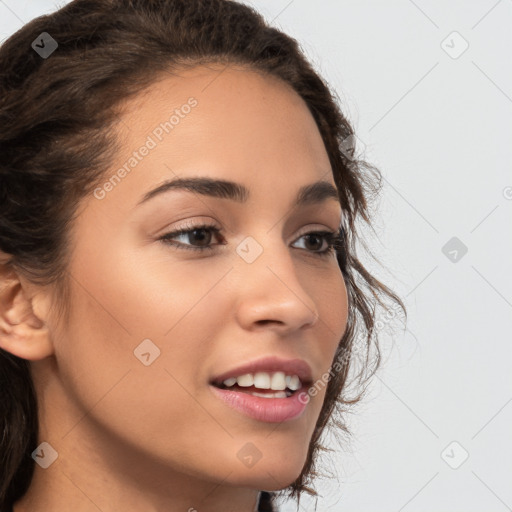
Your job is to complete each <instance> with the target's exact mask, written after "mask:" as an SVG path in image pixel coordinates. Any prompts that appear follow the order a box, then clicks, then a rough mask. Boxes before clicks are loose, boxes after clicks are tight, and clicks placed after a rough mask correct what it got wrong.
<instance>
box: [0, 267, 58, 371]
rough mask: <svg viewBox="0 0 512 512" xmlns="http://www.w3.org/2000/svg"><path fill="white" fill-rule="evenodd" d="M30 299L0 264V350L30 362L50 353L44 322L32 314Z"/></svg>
mask: <svg viewBox="0 0 512 512" xmlns="http://www.w3.org/2000/svg"><path fill="white" fill-rule="evenodd" d="M32 303H33V300H32V299H30V298H29V297H28V296H27V293H26V290H25V289H24V285H22V282H21V281H20V279H19V278H18V276H17V275H16V273H15V272H14V270H12V269H9V268H6V266H4V265H1V264H0V348H2V349H3V350H5V351H7V352H10V353H11V354H13V355H15V356H17V357H20V358H22V359H27V360H31V361H37V360H39V359H44V358H45V357H48V356H50V355H51V354H52V353H53V344H52V343H51V338H50V332H49V329H48V326H47V325H46V323H45V321H44V319H42V318H39V317H38V316H36V314H35V313H34V310H33V307H32Z"/></svg>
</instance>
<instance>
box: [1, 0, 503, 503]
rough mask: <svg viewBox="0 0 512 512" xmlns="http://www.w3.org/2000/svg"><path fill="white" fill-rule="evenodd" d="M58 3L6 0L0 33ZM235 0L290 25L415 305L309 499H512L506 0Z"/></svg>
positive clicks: (384, 255)
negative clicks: (329, 95) (364, 163)
mask: <svg viewBox="0 0 512 512" xmlns="http://www.w3.org/2000/svg"><path fill="white" fill-rule="evenodd" d="M65 3H67V2H59V3H56V2H53V1H42V0H41V1H34V0H32V1H30V2H29V1H18V0H17V1H14V0H0V20H1V23H0V39H4V38H5V37H7V36H8V35H10V34H11V33H12V32H14V31H15V30H17V29H18V28H19V27H21V25H22V24H23V23H26V22H27V21H29V20H30V19H32V18H33V17H35V16H38V15H40V14H43V13H47V12H50V11H52V10H54V9H55V7H56V6H57V5H63V4H65ZM245 3H248V4H250V5H253V6H254V7H255V8H256V9H257V10H259V11H260V12H261V13H262V14H264V15H265V17H266V18H267V19H268V20H270V21H272V23H273V24H274V25H276V26H277V27H279V28H281V29H283V30H284V31H285V32H287V33H288V34H290V35H292V36H293V37H295V38H296V39H298V40H299V42H300V43H301V45H302V47H303V49H304V51H305V52H306V53H307V55H308V56H309V57H310V59H311V60H312V61H313V62H314V64H315V66H316V67H317V69H318V70H319V71H320V72H321V73H322V74H323V76H324V77H325V78H326V79H327V80H328V82H329V83H330V84H331V86H332V87H333V88H334V89H335V90H336V91H337V93H338V95H339V97H340V100H341V102H342V106H343V108H344V110H345V112H346V114H347V116H348V117H349V119H350V121H351V122H352V123H353V125H354V127H355V130H356V133H357V135H358V138H359V139H360V141H359V146H358V147H359V149H360V150H362V153H363V155H364V157H365V158H366V159H367V160H369V161H370V162H371V163H373V164H375V165H376V166H377V167H378V168H379V169H380V170H381V172H382V173H383V176H384V178H385V179H384V189H383V192H382V196H381V200H380V203H379V205H378V206H379V209H378V213H377V216H376V218H375V221H376V233H377V235H378V237H375V235H374V234H372V233H371V232H369V233H368V242H369V244H370V246H371V248H372V251H373V252H374V254H375V255H376V257H377V258H378V260H380V261H381V265H380V266H379V265H376V264H373V263H371V261H370V260H367V264H368V265H369V267H370V268H371V269H372V270H373V271H374V272H375V273H376V274H377V276H378V277H380V278H381V279H382V280H384V282H385V283H386V284H388V285H390V286H391V287H392V288H393V289H395V290H396V291H397V292H398V293H400V294H401V296H402V297H403V298H404V299H405V301H406V304H407V306H408V309H409V320H408V323H407V329H405V330H404V329H401V330H400V329H399V330H398V331H397V332H395V334H391V333H390V334H386V332H387V331H384V330H383V331H382V332H383V338H382V346H383V349H384V350H383V352H384V359H385V361H384V363H383V367H382V368H381V370H380V371H379V372H378V374H377V375H376V377H375V378H374V379H373V381H372V386H371V388H370V393H369V395H368V398H367V399H366V400H365V401H364V402H363V403H362V404H360V406H359V407H358V408H357V410H356V412H355V413H354V414H352V415H349V417H348V418H347V419H348V422H349V426H350V427H351V429H352V431H353V433H354V436H353V439H352V441H351V442H350V444H344V445H343V446H342V447H340V446H339V445H337V444H336V443H335V441H334V440H331V446H332V447H333V448H335V449H336V450H337V451H336V453H334V454H332V455H330V456H328V457H327V458H326V459H325V462H324V464H323V465H322V467H324V468H325V471H326V473H330V474H332V475H333V476H334V478H333V479H331V480H329V479H327V478H325V479H322V480H319V481H317V484H316V485H317V490H318V492H319V493H320V495H321V496H320V498H319V499H318V500H317V501H316V504H317V509H316V510H317V511H318V512H324V511H351V512H363V511H365V512H381V511H382V512H384V511H391V512H402V511H404V512H419V511H461V512H462V511H464V512H473V511H474V512H477V511H479V512H480V511H483V510H485V511H488V512H493V511H496V512H501V511H504V510H507V509H508V510H512V486H511V485H510V481H511V476H512V441H511V429H510V425H511V423H512V404H510V402H511V401H512V389H511V387H512V386H511V385H512V376H511V372H510V368H511V363H510V359H511V356H512V350H511V348H510V343H511V341H512V339H511V335H510V332H511V328H512V314H511V313H512V276H511V272H510V271H509V269H510V262H511V261H512V236H511V235H512V230H511V224H512V222H511V221H512V172H511V153H512V149H511V148H512V144H511V140H512V115H511V114H512V71H511V67H510V60H511V59H510V53H511V49H512V35H511V34H512V31H511V30H510V27H511V23H512V1H511V0H500V1H495V0H490V1H487V0H485V1H484V0H478V1H476V0H472V1H461V0H459V1H450V2H442V1H440V0H436V1H425V0H423V1H420V0H417V1H415V2H413V1H412V0H394V1H386V2H382V1H378V0H359V1H356V0H339V1H335V0H329V1H328V0H322V1H317V2H313V1H306V0H292V1H289V0H253V1H250V2H249V1H247V2H245ZM454 31H456V32H458V33H459V34H460V36H461V37H459V36H457V35H456V34H455V35H454V34H453V32H454ZM461 38H463V39H461ZM463 40H465V41H466V42H467V44H468V45H469V46H468V48H467V49H466V50H465V51H464V52H463V53H462V54H461V55H460V56H459V55H458V53H460V51H461V50H462V49H463V48H464V43H463ZM443 41H444V43H443ZM450 53H451V56H450ZM455 57H456V58H455ZM371 237H373V238H371ZM453 237H457V239H458V240H459V241H455V245H448V248H447V249H445V251H444V252H445V253H446V254H445V253H444V252H443V251H442V248H443V247H444V246H445V244H447V243H448V242H449V240H450V239H452V238H453ZM461 242H462V243H463V244H464V246H466V247H467V253H466V254H464V255H462V251H461V250H460V249H461V247H462V246H461V245H460V243H461ZM453 243H454V242H452V244H453ZM454 249H455V250H456V251H457V253H454V252H453V250H454ZM449 251H452V252H451V254H450V252H449ZM450 258H451V259H450ZM454 258H456V261H452V260H453V259H454ZM384 323H386V321H385V320H384ZM453 442H455V444H452V443H453ZM466 453H467V454H468V458H467V460H465V461H464V462H462V461H463V459H464V456H465V454H466ZM450 465H451V466H453V467H451V466H450ZM456 466H458V468H457V469H454V467H456ZM314 503H315V500H308V499H304V501H303V502H302V506H301V509H300V510H304V511H310V510H314V505H313V504H314ZM282 510H283V511H284V512H288V511H292V510H297V508H296V507H295V506H292V505H291V504H288V505H283V507H282Z"/></svg>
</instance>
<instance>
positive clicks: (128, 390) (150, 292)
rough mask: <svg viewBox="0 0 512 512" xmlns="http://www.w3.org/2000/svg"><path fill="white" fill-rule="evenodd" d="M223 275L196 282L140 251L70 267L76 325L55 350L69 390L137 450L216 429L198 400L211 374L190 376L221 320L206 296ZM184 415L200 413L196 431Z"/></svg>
mask: <svg viewBox="0 0 512 512" xmlns="http://www.w3.org/2000/svg"><path fill="white" fill-rule="evenodd" d="M195 268H197V264H196V267H195ZM227 270H229V268H228V267H227V269H217V271H215V270H212V269H210V271H209V272H208V274H206V275H200V274H199V275H198V274H197V272H194V269H192V268H190V264H189V266H188V268H186V263H181V266H180V265H178V264H176V263H175V262H174V263H171V262H170V259H169V258H161V261H156V260H155V261H153V263H152V264H151V265H148V264H146V265H145V264H144V261H142V259H140V258H139V259H137V254H135V253H132V254H127V253H126V252H125V253H123V254H121V253H114V251H110V252H109V250H105V251H103V252H102V253H101V254H100V255H99V256H96V257H95V256H94V254H93V253H92V252H91V251H90V252H89V253H88V254H84V253H82V258H81V259H77V260H76V261H75V264H74V266H73V268H72V275H73V277H74V278H75V279H74V280H73V283H74V284H73V291H72V308H71V310H72V312H71V317H70V323H69V325H68V329H67V331H66V332H63V333H61V334H60V335H59V340H58V341H57V345H56V346H57V348H56V350H57V359H58V361H59V365H60V369H59V371H60V373H61V378H62V379H63V381H64V382H63V386H64V387H65V388H66V389H67V390H68V392H69V394H70V395H71V396H72V397H73V401H74V402H75V403H76V404H77V406H78V409H79V410H80V411H79V412H81V413H82V414H81V415H83V414H85V413H89V411H91V412H90V414H89V417H91V418H94V419H95V421H96V422H98V423H101V424H102V425H103V428H104V429H106V430H112V431H115V432H116V437H120V438H122V437H123V436H126V438H127V439H130V441H131V442H132V443H139V442H140V443H144V441H143V440H144V439H145V438H147V436H148V429H149V430H153V432H152V433H151V436H152V437H154V438H156V439H158V441H157V442H156V443H155V444H154V446H155V448H157V449H159V450H160V449H163V447H164V445H165V444H166V443H169V447H171V444H170V439H171V438H172V436H174V437H175V438H176V436H178V437H181V436H184V437H187V438H191V435H190V434H191V430H192V431H197V432H198V435H199V434H200V431H201V429H205V428H209V429H211V427H212V425H211V424H210V423H211V419H210V418H209V417H208V415H205V413H204V410H202V409H201V408H200V406H198V403H197V402H196V401H195V400H194V399H193V396H195V395H197V394H198V393H199V392H200V389H199V388H200V387H201V386H203V387H204V386H205V384H206V383H205V382H203V381H204V380H205V376H204V375H203V374H201V373H199V372H197V371H193V369H197V368H201V367H204V366H205V365H204V361H205V359H206V358H207V351H206V350H205V347H206V346H207V345H208V337H209V336H211V334H212V333H214V332H215V331H218V330H219V329H220V328H221V326H222V323H223V321H224V320H225V314H227V313H223V314H219V310H220V308H221V304H220V302H219V301H220V300H222V299H221V297H220V296H219V295H218V294H217V295H216V308H212V303H211V299H210V300H209V297H208V292H209V290H211V289H212V288H213V287H214V286H215V284H216V283H217V282H218V281H219V279H221V278H222V276H223V275H224V274H225V273H226V271H227ZM146 363H147V364H146ZM202 391H203V392H204V389H203V390H202ZM183 411H187V417H188V418H190V415H195V416H196V418H195V421H194V422H193V425H194V427H193V428H192V429H191V426H190V425H191V423H190V421H189V420H186V418H185V417H184V415H183ZM176 418H182V419H181V421H177V420H176ZM205 423H208V425H205ZM67 427H70V425H68V426H67ZM170 434H172V436H171V437H170ZM175 444H176V443H175ZM178 445H179V443H178ZM141 446H142V444H141ZM172 446H174V445H172ZM146 449H147V446H146ZM169 449H171V448H169ZM173 449H178V446H174V448H173Z"/></svg>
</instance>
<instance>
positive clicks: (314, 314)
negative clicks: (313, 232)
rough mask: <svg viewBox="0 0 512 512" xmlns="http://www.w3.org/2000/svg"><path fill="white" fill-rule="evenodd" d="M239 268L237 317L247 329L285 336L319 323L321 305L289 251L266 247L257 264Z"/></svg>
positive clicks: (238, 265) (253, 263) (242, 264)
mask: <svg viewBox="0 0 512 512" xmlns="http://www.w3.org/2000/svg"><path fill="white" fill-rule="evenodd" d="M237 267H238V268H237V273H239V280H238V286H237V295H238V303H237V306H236V317H237V320H238V322H239V323H240V325H241V326H242V327H243V328H244V329H246V330H254V329H257V328H259V327H263V326H264V327H265V329H268V328H270V329H273V330H275V331H277V332H279V333H280V334H282V335H285V334H286V333H287V332H292V331H297V330H300V329H306V328H311V327H313V326H314V325H315V324H316V323H317V321H318V318H319V313H318V308H317V304H316V303H315V301H314V300H313V297H312V296H311V294H310V293H309V292H308V290H307V288H306V286H305V284H306V283H305V282H304V277H303V278H302V279H301V275H300V274H299V272H298V268H297V264H296V263H295V262H294V261H293V257H292V255H291V253H290V250H289V249H288V248H286V247H282V248H278V249H271V248H270V247H265V249H264V251H263V253H262V254H261V255H260V256H259V257H258V258H257V259H256V260H255V261H253V262H252V263H250V264H249V263H246V262H245V261H240V262H238V264H237ZM299 271H300V268H299ZM309 275H310V274H309ZM309 279H310V280H311V278H309ZM311 285H312V286H313V285H314V283H311ZM317 286H318V285H317Z"/></svg>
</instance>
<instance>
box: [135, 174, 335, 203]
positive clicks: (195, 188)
mask: <svg viewBox="0 0 512 512" xmlns="http://www.w3.org/2000/svg"><path fill="white" fill-rule="evenodd" d="M170 190H186V191H189V192H196V193H198V194H201V195H204V196H210V197H216V198H221V199H230V200H232V201H236V202H238V203H245V202H246V201H247V199H248V198H249V196H250V191H249V189H248V188H247V187H245V186H244V185H242V184H240V183H235V182H234V181H226V180H218V179H212V178H208V177H203V176H200V177H192V178H178V179H173V180H168V181H165V182H163V183H162V184H160V185H159V186H158V187H156V188H154V189H153V190H150V191H149V192H147V193H146V194H145V195H144V197H143V198H142V199H141V200H140V201H139V202H138V203H137V206H138V205H140V204H142V203H145V202H147V201H149V200H150V199H152V198H154V197H156V196H158V195H160V194H163V193H165V192H168V191H170ZM328 199H335V200H336V201H337V202H338V203H339V202H340V199H339V196H338V190H337V189H336V187H334V186H333V185H332V184H331V183H329V182H327V181H316V182H314V183H311V184H309V185H305V186H303V187H301V188H300V189H299V190H298V192H297V196H296V197H295V202H294V205H293V206H295V207H298V206H306V205H311V204H318V203H322V202H324V201H327V200H328Z"/></svg>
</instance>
